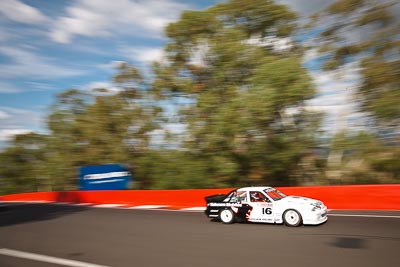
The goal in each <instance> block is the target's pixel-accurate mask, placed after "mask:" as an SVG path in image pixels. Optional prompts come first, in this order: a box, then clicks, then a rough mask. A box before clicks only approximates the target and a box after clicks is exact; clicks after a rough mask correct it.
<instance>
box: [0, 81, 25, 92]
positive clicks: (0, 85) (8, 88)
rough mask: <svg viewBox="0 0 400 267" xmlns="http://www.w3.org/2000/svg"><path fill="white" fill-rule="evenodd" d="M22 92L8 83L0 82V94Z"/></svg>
mask: <svg viewBox="0 0 400 267" xmlns="http://www.w3.org/2000/svg"><path fill="white" fill-rule="evenodd" d="M21 91H22V90H21V89H20V88H18V87H17V86H15V85H14V84H12V83H9V82H2V81H0V93H19V92H21Z"/></svg>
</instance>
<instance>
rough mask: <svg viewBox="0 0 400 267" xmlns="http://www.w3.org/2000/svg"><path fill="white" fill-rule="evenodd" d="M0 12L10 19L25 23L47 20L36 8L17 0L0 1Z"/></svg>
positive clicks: (37, 22)
mask: <svg viewBox="0 0 400 267" xmlns="http://www.w3.org/2000/svg"><path fill="white" fill-rule="evenodd" d="M0 13H2V14H3V15H4V16H6V17H7V18H8V19H10V20H13V21H16V22H21V23H27V24H32V23H33V24H39V23H45V22H48V20H49V19H48V18H47V17H46V16H45V15H43V14H42V13H41V12H40V11H39V10H38V9H36V8H34V7H32V6H29V5H27V4H24V3H22V2H20V1H17V0H2V1H0Z"/></svg>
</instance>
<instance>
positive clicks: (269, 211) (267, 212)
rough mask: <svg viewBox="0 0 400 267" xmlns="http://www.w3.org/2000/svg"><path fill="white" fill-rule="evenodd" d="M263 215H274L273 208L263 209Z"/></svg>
mask: <svg viewBox="0 0 400 267" xmlns="http://www.w3.org/2000/svg"><path fill="white" fill-rule="evenodd" d="M262 214H267V215H270V214H272V210H271V208H263V209H262Z"/></svg>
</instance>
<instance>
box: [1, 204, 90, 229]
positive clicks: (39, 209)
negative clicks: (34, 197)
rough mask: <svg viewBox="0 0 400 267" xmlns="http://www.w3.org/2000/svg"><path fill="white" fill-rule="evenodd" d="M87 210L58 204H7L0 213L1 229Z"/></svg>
mask: <svg viewBox="0 0 400 267" xmlns="http://www.w3.org/2000/svg"><path fill="white" fill-rule="evenodd" d="M86 209H87V208H86V207H79V206H69V205H56V204H26V203H12V204H7V206H6V207H5V208H4V210H3V211H2V212H0V227H2V226H9V225H15V224H20V223H27V222H32V221H43V220H51V219H55V218H57V217H60V216H64V215H67V214H70V213H75V212H80V211H84V210H86Z"/></svg>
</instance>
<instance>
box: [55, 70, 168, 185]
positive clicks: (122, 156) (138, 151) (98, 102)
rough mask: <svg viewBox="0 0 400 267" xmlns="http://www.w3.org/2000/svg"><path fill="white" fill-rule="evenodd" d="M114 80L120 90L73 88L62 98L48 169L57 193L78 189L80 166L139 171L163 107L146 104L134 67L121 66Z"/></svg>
mask: <svg viewBox="0 0 400 267" xmlns="http://www.w3.org/2000/svg"><path fill="white" fill-rule="evenodd" d="M114 81H115V83H116V86H118V89H119V91H118V92H111V91H110V90H108V89H107V88H97V89H96V90H93V91H92V92H86V93H83V92H81V91H79V90H75V89H72V90H67V91H65V92H63V93H61V94H59V95H58V99H57V102H56V104H55V105H54V106H53V109H52V113H51V114H50V116H49V120H48V125H49V129H50V131H51V137H50V150H51V151H52V156H51V158H50V160H49V165H51V166H53V168H52V170H53V176H54V180H55V183H56V185H57V186H56V188H57V189H70V188H75V187H76V185H77V180H76V179H77V171H78V167H79V166H84V165H96V164H107V163H122V164H126V165H128V166H130V167H131V169H132V170H134V168H135V167H136V161H137V158H138V157H140V156H141V155H143V154H144V153H145V152H146V150H147V149H148V148H149V142H150V138H151V135H150V133H151V131H153V130H154V129H156V128H157V127H158V124H157V120H155V119H154V118H155V117H156V116H157V113H158V112H160V109H159V108H157V107H155V106H154V105H153V104H152V103H151V102H149V101H147V100H146V98H147V96H146V94H144V92H143V90H144V89H143V86H144V85H143V84H142V78H141V76H140V74H139V72H138V70H137V69H136V68H134V67H133V66H130V65H128V64H126V63H122V64H121V65H120V66H119V68H118V73H117V74H116V75H115V77H114ZM141 182H142V183H143V184H144V186H146V184H147V183H146V181H141Z"/></svg>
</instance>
